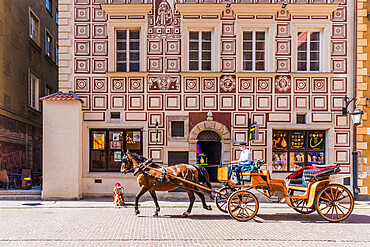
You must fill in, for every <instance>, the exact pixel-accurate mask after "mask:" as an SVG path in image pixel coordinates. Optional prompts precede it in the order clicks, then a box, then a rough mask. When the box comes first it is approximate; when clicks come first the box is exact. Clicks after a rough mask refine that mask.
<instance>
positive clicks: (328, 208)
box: [315, 184, 354, 222]
mask: <svg viewBox="0 0 370 247" xmlns="http://www.w3.org/2000/svg"><path fill="white" fill-rule="evenodd" d="M353 204H354V202H353V196H352V193H351V191H349V190H348V189H347V188H346V187H344V186H343V185H340V184H329V185H327V186H325V187H324V188H322V189H321V190H320V192H319V193H318V194H317V196H316V201H315V206H316V210H317V212H318V213H319V215H320V216H321V217H323V218H324V219H326V220H328V221H332V222H338V221H342V220H345V219H346V218H347V217H348V216H350V215H351V213H352V210H353Z"/></svg>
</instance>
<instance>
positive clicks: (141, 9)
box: [100, 3, 153, 16]
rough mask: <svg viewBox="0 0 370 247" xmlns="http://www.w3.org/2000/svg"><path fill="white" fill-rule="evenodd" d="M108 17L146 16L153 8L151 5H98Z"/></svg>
mask: <svg viewBox="0 0 370 247" xmlns="http://www.w3.org/2000/svg"><path fill="white" fill-rule="evenodd" d="M100 6H101V8H102V10H103V11H104V12H105V13H107V15H108V16H120V15H147V14H148V13H149V11H150V10H151V9H152V8H153V4H151V3H144V4H142V3H140V4H100Z"/></svg>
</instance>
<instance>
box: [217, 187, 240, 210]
mask: <svg viewBox="0 0 370 247" xmlns="http://www.w3.org/2000/svg"><path fill="white" fill-rule="evenodd" d="M235 190H236V189H235V188H232V187H223V188H221V189H220V192H222V194H219V193H217V194H216V198H215V203H216V206H217V208H218V209H219V210H220V211H221V212H223V213H226V214H227V212H228V211H227V199H229V196H230V195H231V194H232V193H233V192H235Z"/></svg>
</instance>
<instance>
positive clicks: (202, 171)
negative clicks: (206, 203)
mask: <svg viewBox="0 0 370 247" xmlns="http://www.w3.org/2000/svg"><path fill="white" fill-rule="evenodd" d="M194 167H195V168H196V169H197V170H198V181H199V182H201V183H206V185H207V187H208V188H210V189H212V185H211V181H209V174H208V172H207V170H206V168H204V166H201V165H194Z"/></svg>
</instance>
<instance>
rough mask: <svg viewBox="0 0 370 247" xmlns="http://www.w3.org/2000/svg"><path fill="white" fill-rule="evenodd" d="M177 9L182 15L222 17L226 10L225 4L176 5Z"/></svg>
mask: <svg viewBox="0 0 370 247" xmlns="http://www.w3.org/2000/svg"><path fill="white" fill-rule="evenodd" d="M175 8H176V10H177V11H178V12H180V14H182V15H196V14H205V13H206V14H208V15H220V14H221V13H222V11H224V10H226V3H225V4H219V3H216V4H212V3H208V4H196V3H195V4H194V3H176V5H175Z"/></svg>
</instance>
